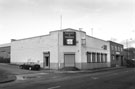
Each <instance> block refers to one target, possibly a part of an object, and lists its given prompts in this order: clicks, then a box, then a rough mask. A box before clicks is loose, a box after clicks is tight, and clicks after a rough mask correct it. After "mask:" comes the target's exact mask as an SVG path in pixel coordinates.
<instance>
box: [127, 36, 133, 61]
mask: <svg viewBox="0 0 135 89" xmlns="http://www.w3.org/2000/svg"><path fill="white" fill-rule="evenodd" d="M129 41H132V38H130V39H129V40H128V39H126V46H127V59H129Z"/></svg>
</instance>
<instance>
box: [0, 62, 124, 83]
mask: <svg viewBox="0 0 135 89" xmlns="http://www.w3.org/2000/svg"><path fill="white" fill-rule="evenodd" d="M122 68H125V67H108V68H100V69H99V68H97V69H89V70H78V71H64V70H62V71H61V70H44V69H42V70H40V71H29V70H24V69H19V68H18V66H17V65H11V64H3V63H0V84H1V83H7V82H11V81H15V80H26V79H33V78H40V77H42V76H47V77H48V76H50V75H53V74H67V73H68V74H72V73H95V72H103V71H110V70H117V69H122Z"/></svg>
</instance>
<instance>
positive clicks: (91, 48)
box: [82, 35, 110, 69]
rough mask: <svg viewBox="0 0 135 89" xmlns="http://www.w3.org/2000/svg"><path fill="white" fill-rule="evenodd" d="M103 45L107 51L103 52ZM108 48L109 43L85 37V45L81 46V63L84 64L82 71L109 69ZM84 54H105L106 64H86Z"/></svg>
mask: <svg viewBox="0 0 135 89" xmlns="http://www.w3.org/2000/svg"><path fill="white" fill-rule="evenodd" d="M103 45H107V50H104V49H103V48H102V46H103ZM109 47H110V46H109V42H107V41H104V40H101V39H97V38H94V37H91V36H87V35H86V45H84V46H82V58H83V60H82V63H84V65H83V69H91V68H98V67H110V51H109V49H110V48H109ZM86 52H96V53H97V52H99V53H106V54H107V63H87V54H86ZM85 63H87V64H85Z"/></svg>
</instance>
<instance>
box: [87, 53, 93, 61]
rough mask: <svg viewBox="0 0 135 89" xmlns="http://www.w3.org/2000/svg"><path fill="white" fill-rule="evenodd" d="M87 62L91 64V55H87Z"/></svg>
mask: <svg viewBox="0 0 135 89" xmlns="http://www.w3.org/2000/svg"><path fill="white" fill-rule="evenodd" d="M87 62H88V63H91V62H92V61H91V53H87Z"/></svg>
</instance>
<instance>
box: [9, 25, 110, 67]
mask: <svg viewBox="0 0 135 89" xmlns="http://www.w3.org/2000/svg"><path fill="white" fill-rule="evenodd" d="M26 62H36V63H39V64H40V65H41V67H43V68H45V69H62V68H65V67H75V68H78V69H93V68H101V67H110V66H111V60H110V44H109V42H108V41H104V40H101V39H98V38H95V37H91V36H88V35H87V34H86V32H84V31H81V30H75V29H71V28H67V29H62V30H56V31H51V32H50V33H49V34H48V35H43V36H37V37H31V38H25V39H19V40H12V42H11V63H16V64H22V63H26Z"/></svg>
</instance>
